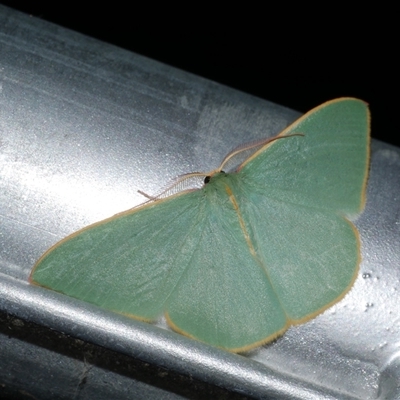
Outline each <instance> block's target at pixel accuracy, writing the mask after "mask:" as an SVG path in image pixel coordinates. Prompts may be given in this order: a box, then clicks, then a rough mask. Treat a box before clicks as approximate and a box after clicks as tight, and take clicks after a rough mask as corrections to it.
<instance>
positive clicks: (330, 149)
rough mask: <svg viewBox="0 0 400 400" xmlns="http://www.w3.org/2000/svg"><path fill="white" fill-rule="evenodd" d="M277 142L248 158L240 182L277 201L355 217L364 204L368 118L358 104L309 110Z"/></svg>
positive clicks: (364, 106)
mask: <svg viewBox="0 0 400 400" xmlns="http://www.w3.org/2000/svg"><path fill="white" fill-rule="evenodd" d="M293 133H300V134H303V135H304V136H292V137H288V138H285V139H279V140H275V141H274V142H272V143H271V144H270V145H267V146H266V147H265V148H263V149H261V150H260V151H258V152H257V153H255V154H254V155H253V156H252V157H250V158H249V159H248V160H247V161H246V162H245V163H244V164H243V166H242V167H241V170H240V180H241V181H246V182H249V185H251V186H249V187H248V188H246V190H248V196H250V197H251V196H252V193H253V192H252V191H253V187H258V190H259V191H260V190H261V191H263V192H264V193H265V194H266V195H267V196H269V197H273V198H275V199H276V200H280V201H285V202H290V203H293V204H298V205H304V206H306V207H315V208H319V209H326V210H335V211H337V212H339V211H340V212H341V213H342V214H346V215H349V216H351V215H357V214H358V213H359V212H360V210H361V209H362V207H363V205H364V201H365V185H366V180H367V175H368V174H367V173H368V164H369V112H368V107H367V104H366V103H364V102H363V101H361V100H357V99H349V98H343V99H337V100H332V101H330V102H327V103H324V104H322V105H320V106H319V107H317V108H315V109H313V110H311V111H310V112H308V113H307V114H305V115H304V116H303V117H301V118H300V119H298V120H297V121H296V122H295V123H293V124H292V125H290V126H289V127H288V128H287V129H285V130H284V131H283V132H282V133H281V134H280V135H279V136H285V135H289V134H293Z"/></svg>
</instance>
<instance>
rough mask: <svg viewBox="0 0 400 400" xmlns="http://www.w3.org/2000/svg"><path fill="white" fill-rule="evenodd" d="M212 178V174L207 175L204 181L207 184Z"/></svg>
mask: <svg viewBox="0 0 400 400" xmlns="http://www.w3.org/2000/svg"><path fill="white" fill-rule="evenodd" d="M210 180H211V176H209V175H207V176H206V177H205V178H204V183H205V184H207V183H208V182H210Z"/></svg>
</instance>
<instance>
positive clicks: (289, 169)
mask: <svg viewBox="0 0 400 400" xmlns="http://www.w3.org/2000/svg"><path fill="white" fill-rule="evenodd" d="M290 133H302V134H304V136H295V137H289V138H284V139H279V140H277V141H275V142H273V143H272V144H271V145H270V146H267V147H266V148H265V149H262V150H261V151H260V152H258V153H256V155H255V156H253V157H251V158H250V159H249V160H248V161H247V162H246V163H245V164H244V166H243V167H242V168H241V170H240V172H239V173H238V174H237V175H236V176H235V175H233V176H232V182H231V185H232V191H233V193H235V197H236V200H237V202H238V204H239V208H240V210H241V213H242V217H243V220H244V221H245V224H246V227H247V229H248V230H249V232H251V238H252V242H253V243H254V247H255V248H256V252H257V255H258V257H259V259H260V260H261V262H262V264H263V266H264V268H265V271H266V274H267V275H268V277H269V278H270V281H271V284H272V286H273V288H274V291H275V293H276V295H277V296H278V297H279V299H280V302H281V305H282V307H283V308H284V310H285V312H286V314H287V316H288V318H290V320H291V322H292V323H295V322H301V321H304V320H306V319H308V318H311V317H313V316H315V315H316V314H318V313H320V312H321V311H323V310H324V309H325V308H327V307H329V306H330V305H332V304H333V303H334V302H336V301H338V300H339V299H341V298H342V297H343V296H344V294H345V293H346V292H347V291H348V290H349V289H350V287H351V286H352V284H353V282H354V279H355V277H356V275H357V271H358V264H359V262H360V243H359V238H358V232H357V230H356V228H355V227H354V226H353V224H352V223H351V222H350V221H348V220H347V219H346V216H354V215H356V214H357V213H359V212H360V210H361V209H362V206H363V203H364V198H365V184H366V179H367V171H368V154H369V116H368V110H367V106H366V104H365V103H363V102H361V101H359V100H354V99H341V100H336V101H332V102H329V103H326V104H323V105H322V106H320V107H318V108H317V109H315V110H313V111H311V112H310V113H308V114H306V115H305V116H304V117H302V118H301V119H300V120H299V121H297V122H296V123H295V124H294V125H292V126H290V127H289V128H288V129H287V130H286V131H285V132H284V134H290Z"/></svg>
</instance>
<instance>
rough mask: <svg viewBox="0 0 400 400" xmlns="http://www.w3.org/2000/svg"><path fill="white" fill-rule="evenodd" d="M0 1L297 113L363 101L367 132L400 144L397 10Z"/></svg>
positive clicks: (335, 7)
mask: <svg viewBox="0 0 400 400" xmlns="http://www.w3.org/2000/svg"><path fill="white" fill-rule="evenodd" d="M0 3H2V4H4V5H8V6H10V7H12V8H15V9H17V10H20V11H23V12H25V13H28V14H31V15H32V16H35V17H38V18H42V19H44V20H47V21H51V22H53V23H56V24H58V25H61V26H64V27H67V28H69V29H72V30H75V31H78V32H81V33H84V34H86V35H89V36H92V37H95V38H98V39H99V40H102V41H105V42H109V43H112V44H115V45H117V46H120V47H123V48H126V49H129V50H131V51H133V52H136V53H139V54H142V55H145V56H147V57H150V58H152V59H155V60H159V61H161V62H163V63H166V64H169V65H173V66H175V67H178V68H180V69H183V70H185V71H189V72H192V73H194V74H196V75H200V76H203V77H206V78H208V79H211V80H214V81H216V82H220V83H222V84H225V85H228V86H231V87H234V88H236V89H238V90H241V91H243V92H247V93H251V94H253V95H255V96H258V97H261V98H264V99H267V100H270V101H273V102H276V103H279V104H282V105H284V106H287V107H290V108H293V109H296V110H298V111H302V112H306V111H308V110H309V109H311V108H313V107H315V106H317V105H319V104H320V103H322V102H324V101H326V100H330V99H333V98H335V97H341V96H353V97H358V98H361V99H363V100H365V101H367V102H368V103H369V104H370V108H371V113H372V136H373V137H374V138H377V139H380V140H383V141H385V142H388V143H391V144H394V145H397V146H400V138H399V136H400V135H399V125H400V124H399V122H398V118H397V114H398V106H399V104H398V103H399V100H398V98H397V92H398V74H399V70H400V69H399V65H398V64H397V59H396V58H395V57H396V54H397V53H398V50H399V46H398V43H399V40H398V37H399V32H398V29H397V28H396V26H397V25H398V23H397V22H396V21H395V20H394V18H395V11H394V10H390V9H388V8H386V9H384V10H380V9H379V8H377V6H376V5H375V6H374V7H375V8H373V9H368V6H367V5H366V4H364V5H363V6H362V9H361V8H360V9H355V10H354V11H353V12H352V10H351V9H350V8H348V7H346V5H344V6H342V5H340V4H335V5H332V4H329V3H326V4H325V3H324V4H322V5H320V7H325V8H321V9H315V8H313V7H312V6H310V7H309V8H308V9H307V8H305V5H304V4H303V5H291V4H288V3H285V4H284V5H283V8H282V9H279V8H276V6H275V5H273V8H271V4H272V3H271V4H269V3H263V6H261V5H260V6H259V7H254V6H253V5H251V4H250V3H248V4H246V3H241V7H242V8H240V7H235V6H234V4H233V3H219V5H217V3H215V4H214V5H213V6H207V4H205V3H196V2H186V3H181V6H180V7H175V8H174V7H173V6H172V5H171V4H170V3H168V2H164V3H161V4H158V3H150V2H147V3H145V4H141V3H139V2H124V3H122V2H120V1H114V2H109V3H98V2H95V3H87V2H84V1H82V2H80V3H77V4H74V2H62V1H59V2H52V3H48V4H41V2H40V1H18V0H15V1H12V0H9V1H7V0H0ZM89 4H93V5H89ZM221 4H225V5H224V6H221ZM295 7H300V8H299V9H295ZM378 7H379V5H378ZM391 19H393V23H392V21H391Z"/></svg>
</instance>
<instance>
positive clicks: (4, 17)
mask: <svg viewBox="0 0 400 400" xmlns="http://www.w3.org/2000/svg"><path fill="white" fill-rule="evenodd" d="M327 100H328V99H327ZM297 116H298V113H296V112H294V111H291V110H288V109H285V108H283V107H280V106H277V105H275V104H271V103H269V102H266V101H263V100H260V99H257V98H254V97H251V96H249V95H246V94H243V93H239V92H237V91H235V90H232V89H229V88H226V87H223V86H220V85H218V84H215V83H213V82H210V81H207V80H204V79H201V78H199V77H196V76H193V75H191V74H188V73H185V72H182V71H179V70H176V69H173V68H171V67H168V66H166V65H162V64H160V63H157V62H154V61H152V60H149V59H146V58H144V57H141V56H138V55H135V54H132V53H129V52H126V51H124V50H121V49H118V48H116V47H113V46H111V45H107V44H104V43H101V42H98V41H96V40H93V39H90V38H87V37H85V36H82V35H80V34H77V33H74V32H71V31H68V30H65V29H63V28H60V27H58V26H55V25H52V24H49V23H46V22H43V21H40V20H37V19H34V18H31V17H29V16H27V15H23V14H20V13H17V12H14V11H12V10H10V9H7V8H5V7H2V6H0V310H2V311H3V312H6V313H8V314H11V315H14V316H17V317H18V318H20V319H21V320H22V321H26V322H29V323H36V324H39V325H42V326H44V327H49V328H51V329H54V330H56V331H60V332H64V333H67V334H69V335H71V336H73V337H75V338H79V339H82V340H84V341H87V342H90V343H93V344H95V345H99V346H103V347H104V348H106V349H109V350H110V351H113V352H116V353H120V354H123V355H124V356H128V357H130V359H131V360H133V359H137V360H141V361H142V362H145V363H149V364H151V365H155V366H157V367H159V368H162V369H163V370H165V371H170V372H171V373H175V374H179V375H182V376H186V377H188V379H193V380H196V381H198V382H206V383H207V384H208V385H210V386H215V387H220V388H225V389H226V390H228V391H230V392H232V393H237V394H242V395H244V396H249V397H255V398H277V399H279V398H282V399H304V398H307V399H313V398H315V399H321V398H323V399H334V398H340V399H346V398H349V399H350V398H353V399H375V398H378V397H379V398H381V399H392V398H393V399H394V398H397V397H396V396H400V384H399V376H400V307H399V300H400V293H399V290H400V251H399V250H400V246H399V244H400V185H399V184H400V150H399V149H398V148H395V147H391V146H389V145H386V144H384V143H380V142H373V143H372V158H371V171H370V178H369V183H368V194H367V196H368V197H367V204H366V209H365V211H364V213H363V214H362V215H361V217H360V218H359V219H358V220H357V221H356V225H357V227H358V228H359V230H360V234H361V239H362V257H363V261H362V264H361V268H360V273H359V277H358V279H357V280H356V282H355V285H354V287H353V289H352V290H351V291H350V292H349V294H348V295H347V296H346V297H345V298H344V299H343V300H342V301H341V302H339V303H338V304H336V305H335V306H333V307H332V308H330V309H329V310H327V311H326V312H325V313H323V314H322V315H320V316H318V317H317V318H315V319H314V320H312V321H311V322H309V323H307V324H304V325H301V326H297V327H293V328H291V329H289V331H288V332H287V333H286V334H285V335H284V336H283V337H282V338H280V339H278V340H277V341H275V342H274V343H272V344H270V345H267V346H264V347H261V348H259V349H256V350H254V351H252V352H250V353H249V354H247V355H245V356H241V355H235V354H230V353H227V352H224V351H220V350H218V349H215V348H212V347H209V346H206V345H203V344H201V343H198V342H195V341H193V340H190V339H187V338H185V337H182V336H180V335H178V334H175V333H173V332H171V331H168V330H166V329H164V328H162V326H163V322H162V321H160V324H159V325H160V326H161V328H160V327H157V326H153V325H149V324H145V323H140V322H137V321H133V320H130V319H128V318H125V317H123V316H120V315H117V314H113V313H109V312H106V311H103V310H101V309H98V308H96V307H95V306H91V305H89V304H85V303H83V302H80V301H77V300H74V299H72V298H68V297H66V296H62V295H60V294H58V293H53V292H51V291H47V290H45V289H42V288H39V287H33V286H30V285H29V284H28V282H27V278H28V275H29V273H30V270H31V268H32V266H33V264H34V262H35V261H36V259H37V258H38V257H39V256H40V255H41V254H42V253H43V252H44V251H45V250H46V249H47V248H48V247H49V246H50V245H52V244H53V243H55V242H56V241H57V240H59V239H61V238H62V237H63V236H65V235H67V234H69V233H72V232H73V231H75V230H77V229H79V228H81V227H83V226H85V225H87V224H89V223H91V222H95V221H97V220H100V219H102V218H105V217H108V216H110V215H112V214H114V213H116V212H119V211H122V210H124V209H128V208H131V207H133V206H135V205H137V204H139V203H140V202H142V201H143V200H144V199H143V197H142V196H141V195H140V194H138V192H137V190H142V191H144V192H146V193H148V194H154V193H158V192H159V191H160V188H163V187H165V185H166V184H168V182H169V181H170V180H171V179H172V178H173V177H176V176H177V175H179V174H182V173H185V172H190V171H198V170H201V171H207V170H210V169H212V168H215V167H216V166H217V165H218V164H219V162H220V161H221V160H222V158H223V156H224V155H225V154H226V153H227V152H228V151H229V150H231V149H232V148H234V147H235V146H237V145H240V144H242V143H245V142H249V141H252V140H254V139H257V138H262V137H266V136H272V135H274V134H276V133H278V132H279V131H280V130H281V129H282V128H284V127H285V126H287V125H288V124H289V123H290V122H292V121H293V120H294V119H296V117H297ZM18 321H19V320H18ZM22 324H23V322H22ZM18 340H22V339H18ZM18 340H17V339H15V341H14V343H16V342H17V341H18ZM0 343H3V344H2V345H1V347H0V384H3V385H5V386H7V385H8V386H7V387H12V385H13V384H15V382H17V381H18V384H19V385H21V387H22V386H23V385H24V379H23V377H19V379H17V378H16V376H13V377H10V376H11V375H10V369H8V367H7V365H9V360H11V359H13V358H15V354H17V353H18V349H20V348H21V346H28V347H27V348H28V349H29V350H26V352H25V353H24V354H25V355H24V356H23V357H22V356H21V357H20V358H21V360H22V359H24V357H25V360H28V361H29V362H30V363H32V365H34V364H35V361H34V360H35V359H36V358H38V359H39V358H41V357H42V355H40V354H41V353H40V349H38V348H36V347H35V346H33V345H32V346H31V347H29V342H27V341H24V340H22V343H23V344H20V345H15V346H16V347H15V348H14V347H13V343H10V342H7V337H6V336H5V337H4V338H3V339H2V340H0ZM5 343H8V344H7V345H6V344H5ZM13 352H15V354H14V355H13ZM52 354H53V355H52V357H49V358H48V363H50V364H49V365H50V367H49V369H48V371H56V370H57V365H59V363H60V362H66V361H65V360H67V358H65V357H67V356H66V355H63V354H60V353H57V352H55V350H52ZM43 357H45V355H43ZM60 357H61V358H60ZM17 358H18V357H17ZM18 359H19V358H18ZM60 360H64V361H60ZM132 362H133V361H132ZM80 368H81V370H80V371H81V372H80V373H79V374H77V376H75V378H73V377H72V376H71V377H70V379H69V380H68V379H67V380H66V383H65V385H66V386H65V388H63V387H61V388H59V390H61V391H63V390H64V393H75V392H71V390H72V389H71V387H75V388H77V387H79V385H81V384H82V382H83V381H84V380H83V378H82V376H83V375H82V374H84V370H85V368H86V369H88V368H89V367H88V366H87V365H81V366H80ZM96 368H97V367H96ZM96 368H94V369H93V371H92V373H93V374H95V376H97V378H98V377H99V376H100V375H98V374H101V372H100V371H98V372H96V371H97V370H96ZM89 369H90V368H89ZM48 371H47V372H43V374H46V373H50V372H48ZM65 371H66V372H65V373H66V374H67V373H68V372H67V371H69V369H68V368H66V369H65ZM82 371H83V372H82ZM16 374H17V372H16ZM85 376H86V375H85ZM112 379H113V382H114V384H115V385H114V386H115V387H113V390H115V392H114V394H115V398H117V396H116V394H117V393H118V398H125V397H124V396H125V394H124V392H123V391H118V390H122V389H121V388H123V387H126V385H127V383H126V382H127V381H126V380H127V379H128V378H127V376H126V374H119V373H118V372H117V373H116V374H114V375H113V377H112ZM128 380H129V379H128ZM67 381H68V382H67ZM100 381H101V379H100ZM13 382H14V383H13ZM37 382H38V383H37V385H36V386H37V387H38V386H40V385H42V387H43V385H44V383H43V382H40V381H39V379H37ZM85 382H86V381H85ZM130 382H131V385H133V386H135V381H134V380H131V381H130ZM85 384H87V385H89V383H88V382H86V383H85ZM68 385H71V386H68ZM74 385H75V386H74ZM37 387H35V384H34V383H32V384H31V386H30V388H29V390H30V393H31V394H34V393H37V392H36V390H39V389H38V388H37ZM135 387H137V386H135ZM156 389H157V388H154V387H151V385H147V386H146V385H143V387H142V388H140V395H139V394H138V395H137V396H138V397H140V396H142V397H143V398H152V397H157V396H158V397H159V398H162V396H160V395H159V393H158V392H156ZM138 390H139V389H138ZM146 390H150V391H149V392H146ZM152 390H153V392H152ZM80 393H81V397H80V398H91V397H90V395H86V397H85V396H83V394H82V393H83V392H80ZM88 393H89V392H88ZM131 393H132V392H131ZM138 393H139V392H138ZM73 395H76V393H75V394H73ZM73 395H71V397H73ZM126 395H127V396H129V395H128V394H126ZM164 395H165V396H166V397H165V398H175V397H174V396H175V394H172V393H169V392H168V390H167V391H166V392H164ZM176 396H177V398H178V396H179V395H178V394H176ZM68 397H69V396H65V398H68Z"/></svg>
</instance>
